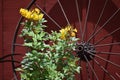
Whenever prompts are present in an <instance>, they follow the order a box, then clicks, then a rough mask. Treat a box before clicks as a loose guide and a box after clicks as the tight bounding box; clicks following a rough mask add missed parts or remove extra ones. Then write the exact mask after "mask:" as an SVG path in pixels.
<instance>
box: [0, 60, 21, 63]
mask: <svg viewBox="0 0 120 80" xmlns="http://www.w3.org/2000/svg"><path fill="white" fill-rule="evenodd" d="M4 62H14V63H20V62H19V61H15V60H2V61H0V63H4Z"/></svg>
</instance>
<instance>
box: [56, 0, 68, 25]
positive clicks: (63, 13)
mask: <svg viewBox="0 0 120 80" xmlns="http://www.w3.org/2000/svg"><path fill="white" fill-rule="evenodd" d="M57 1H58V4H59V6H60V8H61V10H62V12H63V15H64V17H65V19H66V21H67V24H68V25H70V22H69V20H68V18H67V15H66V13H65V11H64V9H63V6H62V4H61V2H60V1H59V0H57Z"/></svg>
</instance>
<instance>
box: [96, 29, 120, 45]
mask: <svg viewBox="0 0 120 80" xmlns="http://www.w3.org/2000/svg"><path fill="white" fill-rule="evenodd" d="M118 30H120V27H118V28H117V29H115V30H114V31H112V32H111V33H109V34H107V35H105V36H104V37H102V38H101V39H99V40H98V41H97V42H96V43H95V44H94V45H97V44H99V43H100V42H101V41H103V40H105V39H106V38H108V37H109V36H111V35H112V34H114V33H115V32H117V31H118Z"/></svg>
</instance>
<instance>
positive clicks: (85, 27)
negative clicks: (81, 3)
mask: <svg viewBox="0 0 120 80" xmlns="http://www.w3.org/2000/svg"><path fill="white" fill-rule="evenodd" d="M90 4H91V0H89V2H88V8H87V14H86V19H85V24H84V28H83V34H82V41H84V36H85V32H86V29H87V21H88V15H89V10H90Z"/></svg>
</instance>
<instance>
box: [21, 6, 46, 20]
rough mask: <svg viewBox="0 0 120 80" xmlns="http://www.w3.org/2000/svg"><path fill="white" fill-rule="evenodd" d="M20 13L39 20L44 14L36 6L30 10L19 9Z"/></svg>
mask: <svg viewBox="0 0 120 80" xmlns="http://www.w3.org/2000/svg"><path fill="white" fill-rule="evenodd" d="M20 14H21V15H22V16H23V17H25V18H27V19H31V20H41V19H42V18H43V16H44V14H42V13H41V12H40V10H39V9H38V8H35V9H33V10H32V11H30V10H29V11H28V10H27V9H23V8H21V9H20Z"/></svg>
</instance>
